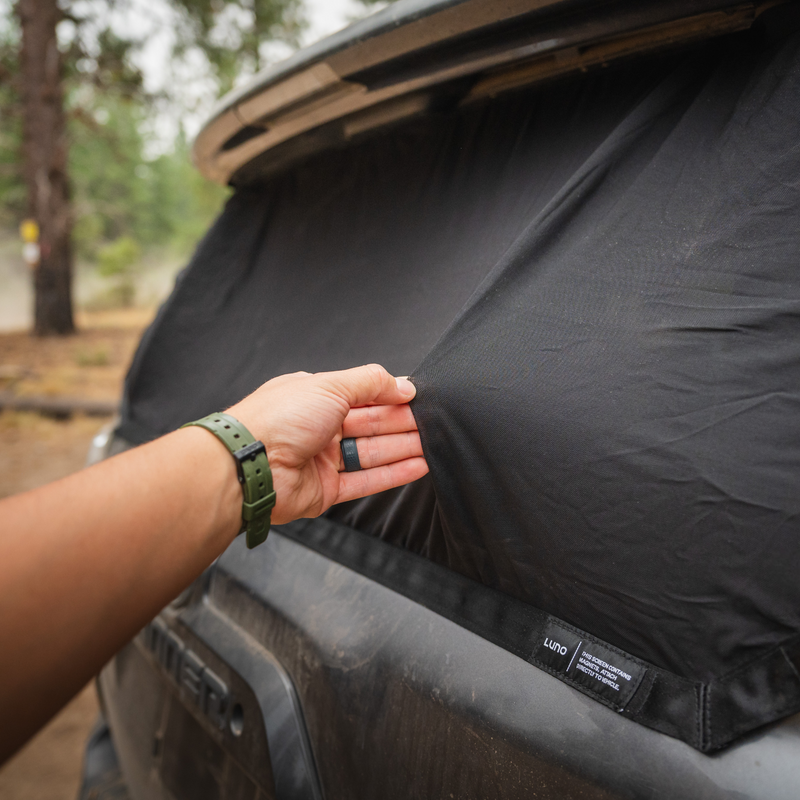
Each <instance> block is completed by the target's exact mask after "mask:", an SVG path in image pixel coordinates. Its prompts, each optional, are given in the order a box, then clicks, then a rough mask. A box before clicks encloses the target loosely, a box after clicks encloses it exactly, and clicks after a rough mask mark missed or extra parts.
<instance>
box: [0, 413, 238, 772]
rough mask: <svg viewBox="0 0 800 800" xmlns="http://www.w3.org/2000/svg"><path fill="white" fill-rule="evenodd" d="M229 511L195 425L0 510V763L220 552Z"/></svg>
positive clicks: (219, 474)
mask: <svg viewBox="0 0 800 800" xmlns="http://www.w3.org/2000/svg"><path fill="white" fill-rule="evenodd" d="M241 503H242V494H241V489H240V487H239V484H238V482H237V479H236V469H235V465H234V462H233V459H232V458H231V457H230V454H229V453H227V451H226V450H225V448H224V446H223V445H222V444H221V443H220V442H218V441H217V440H216V439H215V438H214V437H213V436H211V435H210V434H209V433H208V432H206V431H204V430H201V429H199V428H193V429H184V430H181V431H177V432H175V433H173V434H170V435H169V436H166V437H163V438H162V439H159V440H157V441H155V442H152V443H150V444H148V445H145V446H143V447H140V448H136V449H135V450H132V451H130V452H128V453H124V454H122V455H120V456H117V457H115V458H112V459H110V460H108V461H106V462H103V463H102V464H98V465H97V466H95V467H92V468H90V469H87V470H84V471H82V472H79V473H76V474H75V475H72V476H70V477H68V478H65V479H64V480H62V481H59V482H58V483H56V484H53V485H50V486H48V487H46V488H42V489H40V490H34V491H32V492H28V493H26V494H24V495H20V496H17V497H13V498H9V499H7V500H4V501H2V503H0V519H2V528H3V531H2V534H0V535H1V536H2V539H3V556H4V558H3V560H2V562H0V586H2V587H3V592H2V596H3V598H4V599H3V605H4V608H3V611H2V613H1V614H0V683H1V684H2V686H3V691H2V695H0V703H2V704H3V705H2V707H1V708H0V719H3V720H11V719H14V720H18V721H24V728H25V730H21V728H22V727H23V726H22V725H21V724H19V723H15V725H3V726H0V728H2V729H3V731H4V734H3V735H2V739H3V740H2V744H0V761H2V758H3V756H4V755H7V754H8V753H9V752H10V751H12V750H13V749H14V747H15V746H16V744H17V743H18V742H22V741H24V740H25V738H27V736H28V735H29V733H30V732H32V731H33V730H36V729H37V728H38V727H39V725H40V724H41V723H42V722H43V721H44V720H46V719H47V718H48V717H49V716H50V715H51V714H52V713H53V712H54V711H55V710H56V709H57V708H59V707H60V706H61V705H62V704H63V703H64V702H66V700H68V699H69V697H71V696H72V694H74V693H75V691H77V690H78V689H79V688H80V687H81V686H82V685H84V684H85V683H86V681H87V680H89V679H90V678H91V676H92V675H93V674H95V673H96V672H97V671H98V670H99V668H100V667H101V666H102V665H103V664H104V663H105V662H106V661H107V660H108V659H109V658H110V657H111V656H112V655H113V653H114V652H115V651H116V650H117V649H118V648H119V647H120V646H122V644H124V643H125V642H126V641H127V640H128V639H130V638H131V636H133V635H134V634H135V633H136V632H137V631H138V630H139V629H140V628H141V627H142V626H143V625H144V624H145V623H146V622H147V621H148V620H149V619H151V618H152V617H153V616H154V615H155V614H156V613H157V612H158V610H159V609H160V608H162V607H163V606H164V605H165V604H166V603H167V602H169V600H171V599H172V598H173V597H174V596H175V595H176V594H178V593H179V592H180V591H181V589H183V588H184V587H185V586H186V585H188V584H189V583H190V582H191V581H192V580H193V579H194V578H196V577H197V576H198V575H199V574H200V573H201V572H202V571H203V569H204V568H205V567H206V566H208V564H209V563H210V562H211V561H213V559H214V558H216V557H217V556H218V555H219V554H220V553H221V552H222V551H223V550H224V549H225V547H226V546H227V545H228V544H229V543H230V542H231V541H232V539H233V538H234V536H235V535H236V533H237V531H238V529H239V526H240V525H241ZM9 735H10V736H12V737H13V741H12V740H10V739H6V737H7V736H9Z"/></svg>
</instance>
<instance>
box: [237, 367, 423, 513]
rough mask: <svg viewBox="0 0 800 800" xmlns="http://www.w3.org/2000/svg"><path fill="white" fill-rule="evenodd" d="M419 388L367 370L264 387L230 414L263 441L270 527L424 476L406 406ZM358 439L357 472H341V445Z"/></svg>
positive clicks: (301, 375)
mask: <svg viewBox="0 0 800 800" xmlns="http://www.w3.org/2000/svg"><path fill="white" fill-rule="evenodd" d="M415 393H416V389H415V387H414V385H413V384H412V383H411V382H410V381H409V380H408V379H406V378H393V377H392V376H391V375H390V374H389V373H388V372H387V371H386V370H385V369H383V367H380V366H378V365H377V364H372V365H369V366H365V367H357V368H355V369H348V370H343V371H341V372H321V373H317V374H314V375H311V374H308V373H305V372H298V373H294V374H292V375H283V376H281V377H279V378H274V379H273V380H271V381H268V382H267V383H265V384H264V385H263V386H261V387H260V388H259V389H257V390H256V391H255V392H253V394H251V395H249V396H248V397H246V398H245V399H244V400H242V401H241V402H239V403H237V404H236V405H235V406H233V407H232V408H229V409H228V413H229V414H232V415H233V416H234V417H236V419H238V420H239V421H240V422H242V423H243V424H244V425H245V426H246V427H247V428H248V430H249V431H250V432H251V433H252V434H253V436H255V437H256V439H260V440H261V441H262V442H264V445H265V447H266V449H267V456H268V457H269V463H270V468H271V469H272V479H273V483H274V488H275V492H276V497H277V502H276V505H275V508H274V510H273V512H272V521H273V522H274V523H277V524H280V523H283V522H289V521H291V520H293V519H297V518H299V517H316V516H319V515H320V514H321V513H323V512H324V511H325V510H327V509H328V508H329V507H330V506H332V505H333V504H334V503H341V502H344V501H345V500H354V499H356V498H358V497H365V496H367V495H369V494H374V493H375V492H381V491H384V490H386V489H392V488H394V487H395V486H402V485H403V484H406V483H410V482H411V481H414V480H416V479H417V478H421V477H422V476H423V475H425V474H426V473H427V472H428V465H427V463H426V462H425V459H424V457H423V456H422V445H421V444H420V439H419V433H418V432H417V424H416V421H415V420H414V415H413V414H412V413H411V409H410V408H409V407H408V405H407V404H408V401H409V400H411V399H412V398H413V397H414V394H415ZM349 437H353V438H356V439H357V446H358V455H359V460H360V462H361V467H362V469H361V470H360V471H357V472H343V469H344V465H343V463H342V455H341V449H340V442H341V440H342V438H349Z"/></svg>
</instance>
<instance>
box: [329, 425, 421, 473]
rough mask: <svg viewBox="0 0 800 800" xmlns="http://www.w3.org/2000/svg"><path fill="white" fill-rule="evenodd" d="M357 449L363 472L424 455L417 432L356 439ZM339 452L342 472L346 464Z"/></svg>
mask: <svg viewBox="0 0 800 800" xmlns="http://www.w3.org/2000/svg"><path fill="white" fill-rule="evenodd" d="M356 447H357V448H358V460H359V463H360V464H361V469H362V470H365V469H372V468H373V467H382V466H384V465H385V464H392V463H394V462H395V461H403V460H404V459H406V458H414V457H415V456H421V455H422V443H421V442H420V440H419V434H418V433H417V432H416V431H411V432H409V433H390V434H386V435H384V436H370V437H364V438H361V439H356ZM339 452H340V464H339V469H340V470H342V469H344V463H343V461H342V459H341V450H340V451H339Z"/></svg>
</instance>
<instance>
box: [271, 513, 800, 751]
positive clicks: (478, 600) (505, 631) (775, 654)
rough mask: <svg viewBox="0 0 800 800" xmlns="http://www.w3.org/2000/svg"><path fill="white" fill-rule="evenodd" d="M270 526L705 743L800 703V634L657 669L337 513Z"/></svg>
mask: <svg viewBox="0 0 800 800" xmlns="http://www.w3.org/2000/svg"><path fill="white" fill-rule="evenodd" d="M273 534H278V535H281V536H286V537H288V538H290V539H292V540H294V541H296V542H300V543H301V544H303V545H305V546H306V547H309V548H311V549H312V550H315V551H316V552H318V553H321V554H322V555H324V556H326V557H328V558H330V559H333V560H334V561H338V562H339V563H340V564H344V565H345V566H347V567H349V568H350V569H352V570H355V571H356V572H359V573H360V574H362V575H365V576H366V577H368V578H371V579H372V580H375V581H377V582H379V583H381V584H383V585H384V586H387V587H389V588H390V589H393V590H394V591H396V592H398V593H399V594H402V595H404V596H406V597H409V598H411V599H413V600H415V601H416V602H417V603H420V604H421V605H423V606H425V607H426V608H429V609H430V610H431V611H435V612H436V613H437V614H440V615H441V616H443V617H446V618H447V619H450V620H452V621H453V622H456V623H458V624H459V625H461V626H462V627H464V628H466V629H467V630H469V631H472V632H473V633H476V634H478V635H479V636H481V637H483V638H484V639H487V640H488V641H490V642H492V643H493V644H496V645H498V646H499V647H502V648H503V649H505V650H508V651H509V652H511V653H513V654H514V655H516V656H518V657H520V658H522V659H525V660H527V661H529V662H530V663H531V664H533V665H534V666H536V667H538V668H539V669H542V670H544V671H546V672H548V673H550V674H551V675H553V676H554V677H556V678H558V679H559V680H562V681H564V682H565V683H568V684H569V685H570V686H573V687H574V688H576V689H578V691H580V692H583V693H584V694H586V695H588V696H589V697H592V698H593V699H595V700H597V701H598V702H600V703H603V705H606V706H609V707H610V708H612V709H613V710H614V711H617V712H618V713H620V714H622V715H623V716H625V717H628V718H629V719H632V720H634V721H636V722H639V723H640V724H642V725H646V726H647V727H648V728H653V729H654V730H657V731H660V732H661V733H666V734H667V735H669V736H672V737H674V738H677V739H681V740H683V741H684V742H686V743H687V744H690V745H691V746H692V747H694V748H696V749H698V750H701V751H703V752H713V751H715V750H719V749H720V748H722V747H724V746H725V745H727V744H730V743H731V742H732V741H734V740H735V739H736V738H737V737H738V736H740V735H741V734H743V733H747V732H749V731H752V730H754V729H756V728H759V727H761V726H763V725H765V724H767V723H769V722H773V721H775V720H778V719H781V718H782V717H785V716H787V715H788V714H791V713H793V712H796V711H798V710H800V674H799V673H798V669H800V637H795V640H794V641H793V642H792V643H791V645H790V646H789V647H786V648H782V647H778V648H774V649H773V650H771V651H769V652H767V653H765V654H764V656H762V657H761V658H760V659H758V660H757V661H754V662H751V663H748V664H745V665H743V666H742V667H740V668H739V669H738V670H737V671H736V674H735V675H730V676H726V677H725V678H724V679H722V680H720V681H717V682H714V683H712V684H710V685H708V684H702V683H699V682H695V681H689V680H686V679H685V678H681V677H679V676H677V675H674V674H672V673H670V672H668V671H666V670H663V669H659V668H658V667H656V666H654V665H652V664H648V663H646V662H644V661H642V660H641V659H638V658H636V657H634V656H632V655H631V654H630V653H625V652H624V651H621V650H619V648H616V647H614V646H613V645H610V644H608V643H607V642H603V641H602V640H599V639H598V638H597V637H595V636H592V635H591V634H590V633H587V632H586V631H582V630H580V629H578V628H575V627H574V626H571V625H569V624H567V623H564V622H563V620H559V619H556V618H555V617H553V616H551V615H549V614H546V613H545V612H543V611H541V610H540V609H537V608H534V607H533V606H530V605H527V604H525V603H522V602H520V601H519V600H516V599H515V598H513V597H511V596H509V595H507V594H504V593H503V592H498V591H497V590H495V589H489V588H488V587H486V586H484V585H482V584H479V583H475V582H474V581H472V580H470V579H469V578H465V577H463V576H461V575H459V574H458V573H456V572H453V571H452V570H447V569H444V568H442V567H441V566H439V565H438V564H434V563H433V562H431V561H429V560H428V559H425V558H422V557H420V556H418V555H416V554H414V553H411V552H409V551H408V550H404V549H402V548H398V547H393V546H391V545H388V544H387V543H385V542H381V541H380V540H379V539H376V538H374V537H372V536H368V535H366V534H363V533H360V532H359V531H356V530H355V529H353V528H348V527H347V526H345V525H342V524H341V523H339V522H336V521H334V520H330V519H316V520H299V521H297V522H294V523H290V524H289V525H282V526H279V527H276V528H274V529H273ZM553 640H555V644H564V645H565V647H564V648H563V650H564V652H563V653H557V652H554V649H555V648H554V647H553V644H554V642H553ZM576 643H577V645H578V646H577V647H576ZM581 655H586V656H587V657H588V658H591V659H592V660H593V662H594V665H595V666H596V665H600V666H596V671H593V670H590V669H589V668H588V667H589V666H590V665H589V664H587V665H586V667H582V666H580V663H579V662H580V660H581V659H580V656H581ZM584 663H586V662H585V660H584ZM590 672H594V674H589V673H590ZM598 673H602V675H598ZM615 673H616V674H619V675H622V677H621V678H616V687H615V683H614V678H615V677H616V676H615ZM605 676H608V679H607V678H606V677H605ZM598 677H599V678H600V680H602V681H603V683H600V682H599V681H598ZM626 679H627V680H626ZM620 685H621V686H620Z"/></svg>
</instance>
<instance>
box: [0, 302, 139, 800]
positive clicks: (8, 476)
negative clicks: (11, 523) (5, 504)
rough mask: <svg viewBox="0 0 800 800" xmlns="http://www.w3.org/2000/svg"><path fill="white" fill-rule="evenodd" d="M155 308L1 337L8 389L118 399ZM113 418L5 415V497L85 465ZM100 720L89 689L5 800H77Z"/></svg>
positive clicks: (1, 472)
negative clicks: (58, 333)
mask: <svg viewBox="0 0 800 800" xmlns="http://www.w3.org/2000/svg"><path fill="white" fill-rule="evenodd" d="M152 315H153V312H152V311H150V310H146V311H142V310H140V309H131V310H126V311H115V312H102V313H101V312H98V313H94V314H81V315H79V317H78V324H79V327H80V332H79V333H78V334H76V335H75V336H70V337H65V338H46V339H35V338H33V337H31V336H29V335H28V334H27V333H6V334H0V391H5V392H12V393H14V394H16V395H46V396H60V395H63V396H69V397H80V398H91V399H96V400H118V399H119V397H120V394H121V390H122V381H123V378H124V376H125V372H126V371H127V368H128V364H129V363H130V360H131V357H132V356H133V353H134V350H135V348H136V344H137V342H138V340H139V338H140V337H141V334H142V330H143V329H144V327H145V325H147V324H148V323H149V321H150V320H151V319H152ZM110 419H111V418H110V417H108V418H103V417H85V416H73V417H72V418H71V419H68V420H55V419H50V418H47V417H43V416H40V415H38V414H35V413H30V412H17V411H3V412H2V413H0V497H6V496H8V495H10V494H14V493H16V492H20V491H25V490H27V489H33V488H35V487H36V486H39V485H41V484H43V483H47V482H49V481H52V480H56V479H57V478H61V477H63V476H65V475H68V474H69V473H71V472H74V471H76V470H79V469H81V468H82V467H83V465H84V462H85V459H86V453H87V451H88V449H89V444H90V442H91V440H92V437H93V436H94V435H95V434H96V433H97V432H98V431H99V429H100V428H101V427H102V426H103V425H105V424H107V423H108V422H109V421H110ZM96 716H97V698H96V696H95V692H94V687H93V685H89V686H87V687H86V688H85V689H84V690H83V691H82V692H81V693H80V694H79V695H78V696H77V697H76V698H75V699H74V700H73V701H72V702H71V703H70V704H69V705H67V706H66V707H65V708H64V709H63V710H62V711H61V713H60V714H58V715H57V716H56V717H55V719H53V720H52V721H51V722H50V724H49V725H48V726H47V727H46V728H44V729H43V730H42V731H41V732H40V733H39V734H38V735H37V736H36V737H35V738H34V739H32V740H31V741H30V742H29V743H28V744H27V745H26V746H25V747H24V748H23V749H22V750H21V751H20V752H19V753H17V755H16V756H15V757H14V758H12V759H11V760H10V761H9V762H8V763H6V764H5V765H4V766H3V767H2V768H0V798H2V799H3V800H45V799H46V800H74V798H75V797H76V796H77V792H78V788H79V782H80V771H81V764H82V757H83V747H84V744H85V742H86V738H87V737H88V735H89V731H90V730H91V727H92V725H93V724H94V721H95V719H96Z"/></svg>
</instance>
